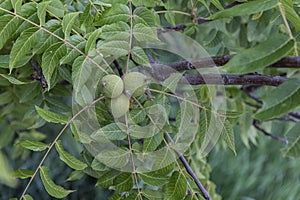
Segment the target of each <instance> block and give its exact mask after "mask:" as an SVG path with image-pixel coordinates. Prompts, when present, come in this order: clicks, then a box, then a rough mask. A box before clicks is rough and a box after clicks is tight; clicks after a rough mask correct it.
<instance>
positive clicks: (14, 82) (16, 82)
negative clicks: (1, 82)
mask: <svg viewBox="0 0 300 200" xmlns="http://www.w3.org/2000/svg"><path fill="white" fill-rule="evenodd" d="M0 76H2V77H3V78H5V79H6V80H8V81H9V82H10V83H12V84H14V85H23V84H26V83H25V82H23V81H19V80H18V79H16V78H14V77H12V76H9V75H6V74H0Z"/></svg>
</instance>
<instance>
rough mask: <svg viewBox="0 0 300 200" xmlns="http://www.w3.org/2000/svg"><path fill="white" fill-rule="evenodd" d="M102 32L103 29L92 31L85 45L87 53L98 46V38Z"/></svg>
mask: <svg viewBox="0 0 300 200" xmlns="http://www.w3.org/2000/svg"><path fill="white" fill-rule="evenodd" d="M100 34H101V29H96V30H95V31H94V32H92V33H91V34H90V35H89V37H88V41H87V43H86V45H85V53H86V54H87V53H88V52H89V50H91V49H93V48H95V47H96V40H97V39H98V38H99V35H100Z"/></svg>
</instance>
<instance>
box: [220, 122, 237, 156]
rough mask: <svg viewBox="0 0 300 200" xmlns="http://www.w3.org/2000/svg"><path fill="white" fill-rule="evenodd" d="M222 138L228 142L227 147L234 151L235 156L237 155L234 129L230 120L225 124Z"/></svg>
mask: <svg viewBox="0 0 300 200" xmlns="http://www.w3.org/2000/svg"><path fill="white" fill-rule="evenodd" d="M221 138H222V139H223V141H225V142H226V144H227V146H228V147H229V148H230V149H231V150H232V152H233V153H234V155H236V151H235V143H234V132H233V127H232V125H231V124H230V122H229V121H228V120H226V121H225V122H224V129H223V132H222V134H221Z"/></svg>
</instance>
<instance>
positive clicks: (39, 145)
mask: <svg viewBox="0 0 300 200" xmlns="http://www.w3.org/2000/svg"><path fill="white" fill-rule="evenodd" d="M19 144H20V145H21V146H22V147H24V148H26V149H29V150H32V151H44V150H45V149H47V148H48V147H49V145H47V144H45V143H43V142H39V141H35V140H23V141H21V142H19Z"/></svg>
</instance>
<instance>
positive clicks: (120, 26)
mask: <svg viewBox="0 0 300 200" xmlns="http://www.w3.org/2000/svg"><path fill="white" fill-rule="evenodd" d="M100 37H101V38H103V39H105V40H126V41H129V37H130V26H129V25H128V24H127V23H125V22H117V23H113V24H109V25H105V26H103V27H102V33H101V35H100Z"/></svg>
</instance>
